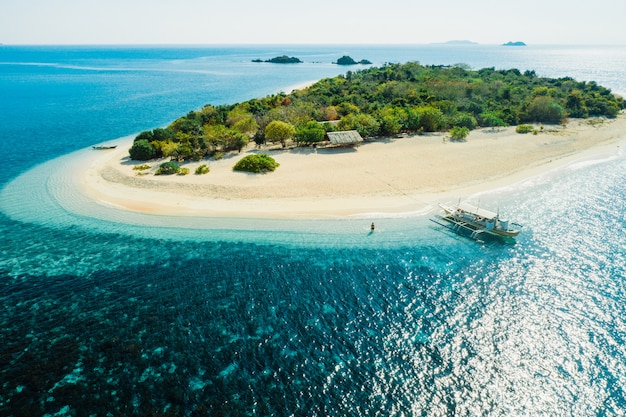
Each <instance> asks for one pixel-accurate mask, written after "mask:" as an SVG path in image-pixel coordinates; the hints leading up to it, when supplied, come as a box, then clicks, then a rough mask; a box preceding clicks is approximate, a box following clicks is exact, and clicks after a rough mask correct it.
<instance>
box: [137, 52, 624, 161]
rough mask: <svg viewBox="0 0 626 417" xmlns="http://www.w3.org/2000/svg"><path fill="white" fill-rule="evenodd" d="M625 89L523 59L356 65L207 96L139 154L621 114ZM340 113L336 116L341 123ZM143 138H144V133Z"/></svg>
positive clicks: (194, 155) (199, 152)
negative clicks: (506, 63) (515, 65)
mask: <svg viewBox="0 0 626 417" xmlns="http://www.w3.org/2000/svg"><path fill="white" fill-rule="evenodd" d="M624 108H625V103H624V99H623V98H622V97H618V96H616V95H614V94H613V93H612V92H611V90H609V89H607V88H605V87H602V86H600V85H598V84H597V83H596V82H594V81H589V82H587V81H576V80H574V79H572V78H570V77H564V78H544V77H538V76H537V75H536V73H535V72H534V71H525V72H523V73H522V72H521V71H519V70H517V69H506V70H496V69H495V68H493V67H492V68H483V69H480V70H470V69H469V68H468V67H467V66H465V65H462V64H459V65H454V66H424V65H420V64H419V63H417V62H408V63H405V64H386V65H384V66H382V67H371V68H365V69H361V70H358V71H348V72H347V73H346V74H345V75H339V76H336V77H332V78H325V79H322V80H320V81H318V82H316V83H315V84H313V85H311V86H309V87H307V88H305V89H302V90H294V91H293V92H292V93H290V94H285V93H279V94H273V95H269V96H266V97H264V98H258V99H252V100H249V101H246V102H244V103H236V104H232V105H220V106H212V105H207V106H205V107H204V108H202V109H201V110H199V111H190V112H189V113H188V114H187V115H186V116H183V117H181V118H179V119H177V120H175V121H174V122H173V123H172V124H170V126H168V127H166V128H159V129H154V130H152V131H146V132H142V133H140V134H139V135H138V136H137V137H136V139H135V141H136V142H135V144H133V147H132V148H131V150H130V151H129V152H130V154H131V158H132V159H138V160H146V159H152V158H158V157H163V156H172V157H176V158H178V159H202V158H204V157H206V156H210V155H212V154H214V153H216V152H228V151H235V150H241V149H242V148H243V147H245V146H246V145H247V143H248V141H249V140H250V139H251V138H254V140H255V142H257V143H263V142H264V141H266V140H267V141H269V142H281V143H283V145H284V144H285V143H286V142H287V141H290V140H295V141H297V142H298V143H299V144H302V145H306V144H310V143H315V142H317V141H319V140H320V136H321V135H322V131H321V129H324V131H327V130H331V129H337V128H338V129H340V130H352V129H354V130H357V131H359V133H360V134H361V136H363V137H375V136H385V135H393V134H397V133H399V132H409V133H410V132H417V133H419V132H433V131H448V130H450V129H452V128H454V127H466V128H467V129H470V130H471V129H475V128H476V127H478V126H482V127H492V126H507V125H518V124H520V123H533V122H540V123H560V122H562V121H563V120H564V119H565V118H567V117H577V118H586V117H591V116H603V117H609V118H613V117H616V116H617V114H618V112H619V111H620V110H622V109H624ZM331 122H332V123H331ZM140 141H141V143H139V142H140Z"/></svg>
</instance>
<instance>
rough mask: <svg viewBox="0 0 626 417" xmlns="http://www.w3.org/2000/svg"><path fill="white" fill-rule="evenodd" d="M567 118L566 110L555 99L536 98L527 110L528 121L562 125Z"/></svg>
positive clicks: (526, 117)
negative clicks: (562, 121)
mask: <svg viewBox="0 0 626 417" xmlns="http://www.w3.org/2000/svg"><path fill="white" fill-rule="evenodd" d="M564 117H565V110H564V109H563V107H562V106H561V105H560V104H559V103H557V102H556V101H555V100H554V99H552V98H550V97H546V96H539V97H535V99H534V100H533V101H532V103H530V105H529V106H528V108H527V109H526V114H525V119H526V120H527V121H534V122H543V123H560V122H561V120H563V118H564Z"/></svg>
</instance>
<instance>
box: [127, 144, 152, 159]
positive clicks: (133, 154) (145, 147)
mask: <svg viewBox="0 0 626 417" xmlns="http://www.w3.org/2000/svg"><path fill="white" fill-rule="evenodd" d="M128 153H129V154H130V159H133V160H135V161H147V160H150V159H152V158H154V157H155V156H156V151H155V150H154V148H153V147H152V145H151V144H150V142H148V141H147V140H146V139H140V140H138V141H136V142H134V143H133V146H131V147H130V149H129V150H128Z"/></svg>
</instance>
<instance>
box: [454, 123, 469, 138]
mask: <svg viewBox="0 0 626 417" xmlns="http://www.w3.org/2000/svg"><path fill="white" fill-rule="evenodd" d="M469 132H470V130H469V129H468V128H466V127H465V126H454V127H453V128H452V129H450V139H452V140H465V139H466V138H467V135H469Z"/></svg>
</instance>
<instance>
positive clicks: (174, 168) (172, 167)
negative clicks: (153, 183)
mask: <svg viewBox="0 0 626 417" xmlns="http://www.w3.org/2000/svg"><path fill="white" fill-rule="evenodd" d="M179 171H180V166H179V165H178V164H177V163H176V162H173V161H170V162H164V163H162V164H161V165H160V166H159V169H157V171H156V172H155V173H154V175H174V174H178V172H179Z"/></svg>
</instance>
